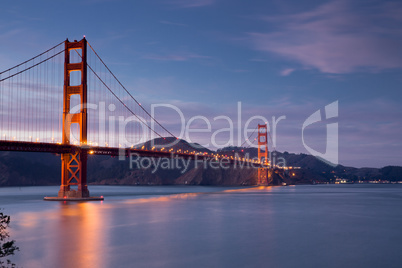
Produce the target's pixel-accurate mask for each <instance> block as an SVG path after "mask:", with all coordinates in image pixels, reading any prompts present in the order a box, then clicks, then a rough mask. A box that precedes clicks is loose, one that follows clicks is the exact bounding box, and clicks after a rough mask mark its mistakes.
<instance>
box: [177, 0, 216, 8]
mask: <svg viewBox="0 0 402 268" xmlns="http://www.w3.org/2000/svg"><path fill="white" fill-rule="evenodd" d="M215 2H216V0H173V1H170V4H171V5H173V6H175V7H178V8H195V7H204V6H210V5H213V4H215Z"/></svg>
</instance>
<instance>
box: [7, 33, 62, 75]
mask: <svg viewBox="0 0 402 268" xmlns="http://www.w3.org/2000/svg"><path fill="white" fill-rule="evenodd" d="M63 43H64V41H63V42H61V43H59V44H57V45H55V46H54V47H52V48H50V49H48V50H46V51H45V52H43V53H41V54H39V55H37V56H35V57H33V58H31V59H29V60H26V61H24V62H22V63H20V64H18V65H15V66H14V67H11V68H9V69H7V70H5V71H2V72H1V73H0V74H3V73H5V72H8V71H11V70H12V69H15V68H17V67H19V66H21V65H23V64H25V63H27V62H30V61H31V60H34V59H36V58H38V57H40V56H42V55H43V54H45V53H47V52H49V51H50V50H52V49H55V48H56V47H58V46H60V45H61V44H63ZM63 51H64V50H63ZM1 81H3V80H1Z"/></svg>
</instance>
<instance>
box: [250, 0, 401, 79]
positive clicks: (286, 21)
mask: <svg viewBox="0 0 402 268" xmlns="http://www.w3.org/2000/svg"><path fill="white" fill-rule="evenodd" d="M401 14H402V4H401V3H397V2H378V3H376V4H373V3H372V2H371V4H370V3H367V2H362V3H361V5H360V6H358V5H352V4H350V2H347V1H342V0H341V1H332V2H329V3H327V4H324V5H321V6H319V7H317V8H316V9H314V10H311V11H308V12H303V13H298V14H293V15H284V16H276V17H264V18H263V20H265V21H266V22H267V23H269V24H270V26H276V27H277V29H276V30H275V31H272V32H265V33H264V32H251V33H248V36H249V38H250V40H251V42H252V45H253V47H254V48H255V49H257V50H260V51H266V52H269V53H274V54H277V55H280V56H282V57H286V58H288V59H290V60H294V61H297V62H299V63H301V64H302V65H303V67H307V68H316V69H318V70H320V71H321V72H324V73H350V72H355V71H359V70H364V71H367V70H369V71H381V70H384V69H389V68H401V67H402V53H400V48H401V47H402V30H401V28H402V16H401Z"/></svg>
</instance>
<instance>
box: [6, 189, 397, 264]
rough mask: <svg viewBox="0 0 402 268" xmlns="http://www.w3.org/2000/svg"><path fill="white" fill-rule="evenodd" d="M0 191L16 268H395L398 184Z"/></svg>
mask: <svg viewBox="0 0 402 268" xmlns="http://www.w3.org/2000/svg"><path fill="white" fill-rule="evenodd" d="M57 191H58V187H21V188H0V208H3V209H4V210H3V212H4V213H6V214H9V215H11V220H12V224H11V228H10V232H11V238H12V239H14V240H16V243H17V246H19V247H20V249H21V250H20V251H19V252H18V253H17V255H16V256H15V257H13V258H12V260H13V261H14V262H15V263H16V264H17V265H18V266H23V267H402V185H317V186H289V187H261V188H223V187H198V186H195V187H190V186H188V187H184V186H183V187H176V186H172V187H156V186H155V187H138V186H137V187H129V186H90V191H91V194H92V195H103V196H104V197H105V201H103V202H82V203H74V202H67V203H63V202H49V201H42V198H43V196H46V195H47V196H52V195H55V194H56V193H57Z"/></svg>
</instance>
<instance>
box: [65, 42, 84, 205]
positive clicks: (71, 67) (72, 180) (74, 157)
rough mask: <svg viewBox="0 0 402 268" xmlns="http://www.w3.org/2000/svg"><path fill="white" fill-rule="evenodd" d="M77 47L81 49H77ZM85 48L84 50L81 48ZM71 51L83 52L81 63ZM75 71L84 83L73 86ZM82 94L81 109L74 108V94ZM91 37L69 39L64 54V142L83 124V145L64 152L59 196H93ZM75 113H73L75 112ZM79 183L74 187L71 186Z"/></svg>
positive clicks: (80, 130)
mask: <svg viewBox="0 0 402 268" xmlns="http://www.w3.org/2000/svg"><path fill="white" fill-rule="evenodd" d="M74 50H77V51H74ZM79 50H81V51H79ZM70 52H73V53H77V52H78V54H79V55H80V58H81V62H74V63H70ZM71 72H80V73H81V84H80V85H73V86H71V85H70V74H71ZM73 95H78V96H79V97H80V107H79V110H78V111H75V113H74V111H71V108H72V107H70V104H71V103H70V100H71V96H73ZM86 104H87V40H86V39H85V38H83V39H82V40H81V41H74V42H69V41H68V39H67V40H66V41H65V57H64V88H63V129H62V131H63V132H62V135H63V137H62V143H63V144H70V141H71V140H70V135H71V133H70V132H71V125H72V124H78V126H79V142H80V147H79V149H77V150H76V151H74V152H71V153H63V154H62V155H61V165H62V166H61V186H60V191H59V194H58V197H59V198H85V197H89V191H88V186H87V150H86V149H85V146H86V145H87V108H86ZM71 112H73V113H71ZM73 185H74V186H78V188H77V190H72V189H71V188H70V186H73Z"/></svg>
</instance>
